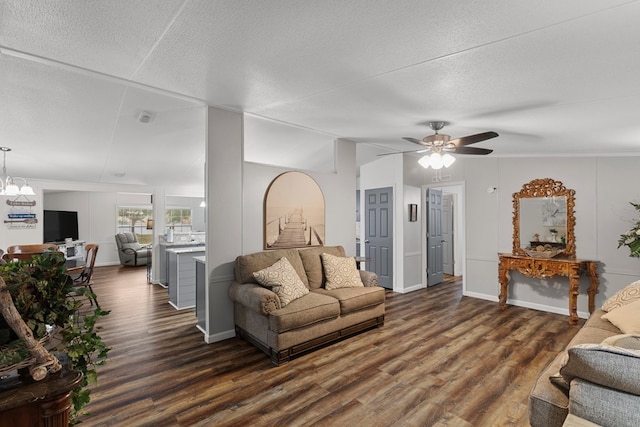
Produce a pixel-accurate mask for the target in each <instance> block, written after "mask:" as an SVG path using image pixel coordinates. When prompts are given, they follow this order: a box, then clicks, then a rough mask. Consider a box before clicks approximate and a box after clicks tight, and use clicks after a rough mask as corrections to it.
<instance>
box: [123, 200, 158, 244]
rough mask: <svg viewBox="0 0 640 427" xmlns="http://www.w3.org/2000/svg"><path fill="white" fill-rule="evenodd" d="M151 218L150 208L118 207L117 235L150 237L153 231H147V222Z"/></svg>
mask: <svg viewBox="0 0 640 427" xmlns="http://www.w3.org/2000/svg"><path fill="white" fill-rule="evenodd" d="M152 218H153V209H151V208H141V207H140V206H135V207H127V206H120V207H118V233H125V232H130V233H133V234H136V235H142V234H149V235H150V234H152V233H153V230H147V220H148V219H152ZM138 240H140V238H138Z"/></svg>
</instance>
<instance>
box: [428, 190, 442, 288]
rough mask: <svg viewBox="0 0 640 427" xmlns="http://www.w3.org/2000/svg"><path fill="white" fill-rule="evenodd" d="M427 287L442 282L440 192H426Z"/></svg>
mask: <svg viewBox="0 0 640 427" xmlns="http://www.w3.org/2000/svg"><path fill="white" fill-rule="evenodd" d="M427 212H428V215H427V286H433V285H437V284H438V283H441V282H442V281H443V280H444V275H443V272H442V243H443V239H442V190H436V189H433V188H430V189H428V190H427Z"/></svg>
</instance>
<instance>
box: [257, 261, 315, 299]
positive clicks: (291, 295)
mask: <svg viewBox="0 0 640 427" xmlns="http://www.w3.org/2000/svg"><path fill="white" fill-rule="evenodd" d="M253 277H255V279H256V280H257V281H258V283H260V284H261V285H263V286H266V287H268V288H271V290H272V291H273V292H274V293H275V294H276V295H278V298H279V299H280V305H281V306H282V307H284V306H286V305H287V304H289V303H290V302H291V301H294V300H296V299H298V298H300V297H303V296H305V295H306V294H308V293H309V289H307V287H306V286H305V285H304V283H302V280H300V276H298V273H296V270H295V269H294V268H293V266H292V265H291V263H290V262H289V260H288V259H287V258H285V257H282V258H280V259H279V260H278V261H276V262H275V263H274V264H273V265H272V266H271V267H267V268H264V269H262V270H260V271H256V272H254V273H253Z"/></svg>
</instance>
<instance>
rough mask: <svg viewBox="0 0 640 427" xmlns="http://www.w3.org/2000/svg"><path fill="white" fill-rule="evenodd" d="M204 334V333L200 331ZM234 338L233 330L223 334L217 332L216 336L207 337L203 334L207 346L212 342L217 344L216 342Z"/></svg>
mask: <svg viewBox="0 0 640 427" xmlns="http://www.w3.org/2000/svg"><path fill="white" fill-rule="evenodd" d="M198 329H200V330H201V331H202V328H200V327H198ZM202 332H203V333H204V331H202ZM235 336H236V331H235V329H231V330H230V331H223V332H218V333H217V334H213V335H207V334H206V333H205V334H204V342H206V343H207V344H211V343H214V342H218V341H222V340H226V339H229V338H233V337H235Z"/></svg>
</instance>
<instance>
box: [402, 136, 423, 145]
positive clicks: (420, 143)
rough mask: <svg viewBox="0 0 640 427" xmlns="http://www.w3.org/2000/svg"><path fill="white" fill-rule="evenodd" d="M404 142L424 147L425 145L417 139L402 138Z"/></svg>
mask: <svg viewBox="0 0 640 427" xmlns="http://www.w3.org/2000/svg"><path fill="white" fill-rule="evenodd" d="M402 139H404V140H405V141H409V142H413V143H414V144H418V145H426V143H425V142H424V141H421V140H419V139H416V138H409V137H404V138H402Z"/></svg>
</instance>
